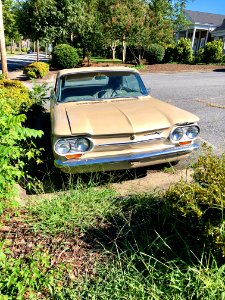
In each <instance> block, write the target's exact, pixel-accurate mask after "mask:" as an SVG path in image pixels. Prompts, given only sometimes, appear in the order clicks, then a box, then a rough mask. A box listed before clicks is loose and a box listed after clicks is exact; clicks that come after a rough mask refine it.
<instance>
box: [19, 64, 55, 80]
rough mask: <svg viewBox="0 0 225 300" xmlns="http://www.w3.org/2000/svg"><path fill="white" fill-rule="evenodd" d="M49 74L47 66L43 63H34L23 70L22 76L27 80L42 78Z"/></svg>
mask: <svg viewBox="0 0 225 300" xmlns="http://www.w3.org/2000/svg"><path fill="white" fill-rule="evenodd" d="M48 72H49V64H46V63H44V62H34V63H31V64H29V65H27V66H26V67H24V69H23V74H25V75H26V76H27V77H28V78H43V77H45V76H46V75H47V74H48Z"/></svg>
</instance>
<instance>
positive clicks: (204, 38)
mask: <svg viewBox="0 0 225 300" xmlns="http://www.w3.org/2000/svg"><path fill="white" fill-rule="evenodd" d="M184 14H185V16H186V18H187V20H188V21H190V24H191V25H190V26H189V27H188V29H186V30H183V31H180V32H179V33H178V34H177V37H178V39H179V38H181V37H184V38H189V39H191V42H192V49H193V50H194V51H197V50H198V49H199V48H201V47H204V45H205V44H206V43H207V42H210V41H212V40H213V39H218V38H221V39H223V40H224V41H225V15H219V14H211V13H205V12H199V11H192V10H185V11H184Z"/></svg>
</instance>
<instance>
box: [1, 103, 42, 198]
mask: <svg viewBox="0 0 225 300" xmlns="http://www.w3.org/2000/svg"><path fill="white" fill-rule="evenodd" d="M7 110H8V99H7V98H1V99H0V153H1V157H0V199H6V198H9V197H10V196H12V195H13V194H14V186H13V185H14V184H15V183H16V182H17V181H18V180H19V179H20V178H22V177H23V176H24V171H23V168H24V159H25V160H29V159H30V158H32V157H34V155H35V152H36V150H35V149H32V143H31V145H30V143H29V142H28V143H24V141H26V140H27V139H29V138H32V137H40V136H41V135H42V132H41V131H37V130H33V129H30V128H24V127H23V123H24V121H25V119H26V117H25V115H23V114H20V115H15V114H14V113H13V111H12V110H11V111H10V112H7ZM22 144H24V145H23V146H22Z"/></svg>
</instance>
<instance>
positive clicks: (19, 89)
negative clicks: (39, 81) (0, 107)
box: [0, 79, 33, 114]
mask: <svg viewBox="0 0 225 300" xmlns="http://www.w3.org/2000/svg"><path fill="white" fill-rule="evenodd" d="M1 99H3V102H4V110H5V112H6V113H9V114H11V113H13V114H19V113H21V112H26V111H27V110H28V109H29V108H30V107H31V105H32V104H33V101H32V99H31V98H30V95H29V89H28V88H27V87H25V86H24V85H23V84H22V83H21V82H20V81H18V80H7V79H2V80H0V102H1ZM6 99H7V101H6Z"/></svg>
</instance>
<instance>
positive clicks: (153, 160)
mask: <svg viewBox="0 0 225 300" xmlns="http://www.w3.org/2000/svg"><path fill="white" fill-rule="evenodd" d="M198 148H199V144H197V143H194V144H191V145H188V146H179V147H173V148H169V149H164V150H160V151H153V152H141V153H132V154H127V155H116V156H107V157H101V158H87V159H71V160H67V161H61V160H59V159H57V160H55V162H54V163H55V166H56V167H57V168H59V169H61V171H63V172H66V173H73V174H74V173H86V172H97V171H110V170H121V169H131V168H137V167H142V166H149V165H156V164H160V163H165V162H172V161H176V160H179V158H181V157H182V156H186V155H188V154H190V153H191V152H192V151H194V150H197V149H198Z"/></svg>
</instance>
